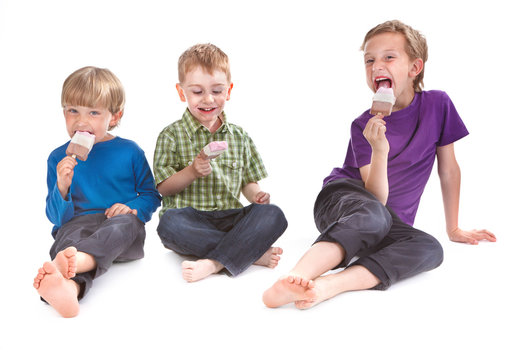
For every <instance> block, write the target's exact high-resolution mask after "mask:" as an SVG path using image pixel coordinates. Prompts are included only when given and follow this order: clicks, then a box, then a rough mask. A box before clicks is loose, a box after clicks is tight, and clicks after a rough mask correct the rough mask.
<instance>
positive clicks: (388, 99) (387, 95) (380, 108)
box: [370, 87, 396, 116]
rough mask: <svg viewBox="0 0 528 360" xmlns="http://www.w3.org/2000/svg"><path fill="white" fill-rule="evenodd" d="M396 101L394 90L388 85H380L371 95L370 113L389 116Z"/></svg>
mask: <svg viewBox="0 0 528 360" xmlns="http://www.w3.org/2000/svg"><path fill="white" fill-rule="evenodd" d="M395 102H396V98H395V97H394V91H392V88H390V87H380V88H379V89H378V91H376V93H375V94H374V96H373V97H372V107H371V108H370V113H371V114H372V115H377V114H382V115H383V116H389V115H390V114H391V112H392V106H393V105H394V103H395Z"/></svg>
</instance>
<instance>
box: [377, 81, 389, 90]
mask: <svg viewBox="0 0 528 360" xmlns="http://www.w3.org/2000/svg"><path fill="white" fill-rule="evenodd" d="M390 87H391V82H390V80H381V81H380V82H379V83H378V89H379V88H390Z"/></svg>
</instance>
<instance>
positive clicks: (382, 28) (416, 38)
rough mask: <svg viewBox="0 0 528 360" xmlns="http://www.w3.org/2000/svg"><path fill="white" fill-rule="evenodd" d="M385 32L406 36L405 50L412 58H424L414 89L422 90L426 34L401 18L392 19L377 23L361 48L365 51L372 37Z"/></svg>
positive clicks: (368, 33)
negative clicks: (403, 21) (400, 19)
mask: <svg viewBox="0 0 528 360" xmlns="http://www.w3.org/2000/svg"><path fill="white" fill-rule="evenodd" d="M383 33H399V34H402V35H403V36H404V37H405V43H406V45H405V52H406V53H407V55H408V56H409V58H411V60H416V59H422V60H423V64H424V65H423V66H424V67H423V69H422V71H421V72H420V73H419V74H418V75H417V76H416V78H415V79H414V91H415V92H421V91H422V89H423V85H424V81H423V79H424V72H425V62H426V61H427V57H428V55H427V52H428V50H427V41H426V40H425V36H423V35H422V34H421V33H420V32H419V31H417V30H415V29H413V28H412V27H410V26H409V25H406V24H404V23H402V22H401V21H399V20H391V21H386V22H384V23H381V24H379V25H376V26H375V27H373V28H372V29H370V30H369V32H367V35H365V39H364V40H363V44H362V45H361V50H362V51H365V45H366V43H367V41H369V40H370V39H371V38H372V37H374V36H376V35H379V34H383Z"/></svg>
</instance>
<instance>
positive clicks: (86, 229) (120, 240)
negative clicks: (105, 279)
mask: <svg viewBox="0 0 528 360" xmlns="http://www.w3.org/2000/svg"><path fill="white" fill-rule="evenodd" d="M144 242H145V224H144V223H143V222H141V220H139V219H138V218H137V216H135V215H132V214H128V215H117V216H114V217H112V218H110V219H107V218H106V216H105V214H102V213H99V214H88V215H82V216H78V217H75V218H74V219H72V220H70V221H69V222H68V223H66V224H65V225H64V226H62V227H61V228H60V229H59V231H58V232H57V234H55V243H54V244H53V246H52V248H51V249H50V256H51V258H52V259H54V258H55V256H56V255H57V253H59V252H60V251H62V250H64V249H66V248H67V247H69V246H75V247H76V248H77V251H81V252H84V253H87V254H90V255H92V256H93V257H94V259H95V261H96V264H97V265H96V268H95V269H94V270H92V271H89V272H86V273H81V274H77V275H76V276H75V277H73V278H72V280H74V281H75V282H77V283H78V284H79V285H80V286H81V292H80V293H79V299H81V298H82V297H83V296H84V295H86V293H87V292H88V290H89V289H90V288H91V286H92V283H93V279H95V278H96V277H99V276H101V275H102V274H104V273H105V272H106V271H107V270H108V269H109V268H110V266H111V265H112V263H113V262H114V261H129V260H136V259H141V258H143V256H144V252H143V245H144Z"/></svg>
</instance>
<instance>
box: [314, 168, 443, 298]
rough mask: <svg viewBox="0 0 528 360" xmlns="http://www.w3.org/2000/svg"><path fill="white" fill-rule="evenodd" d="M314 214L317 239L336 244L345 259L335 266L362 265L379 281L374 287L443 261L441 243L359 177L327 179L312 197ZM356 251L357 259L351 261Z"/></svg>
mask: <svg viewBox="0 0 528 360" xmlns="http://www.w3.org/2000/svg"><path fill="white" fill-rule="evenodd" d="M314 218H315V224H316V226H317V229H318V230H319V231H320V232H321V235H320V236H319V237H318V238H317V240H316V241H315V242H318V241H329V242H336V243H338V244H340V245H341V246H342V247H343V249H344V250H345V259H344V260H343V262H342V263H341V264H340V265H338V267H346V266H351V265H362V266H364V267H366V268H367V269H368V270H369V271H370V272H371V273H372V274H374V275H375V276H376V277H377V278H378V279H379V280H380V281H381V283H380V284H379V285H378V286H376V287H375V289H379V290H384V289H387V288H388V287H389V286H390V285H392V284H393V283H395V282H396V281H398V280H402V279H405V278H408V277H411V276H413V275H416V274H419V273H421V272H424V271H428V270H432V269H434V268H436V267H438V266H439V265H440V264H441V263H442V261H443V250H442V246H441V245H440V243H439V242H438V241H437V240H436V239H435V238H434V237H432V236H431V235H429V234H426V233H425V232H423V231H420V230H418V229H415V228H414V227H412V226H410V225H408V224H406V223H404V222H403V221H402V220H401V219H400V218H399V217H398V215H396V214H395V213H394V211H392V210H391V209H390V208H389V207H386V206H384V205H383V204H381V203H380V202H379V201H378V200H377V199H376V197H375V196H374V195H372V194H371V193H370V192H368V191H367V190H366V189H365V187H364V184H363V182H362V181H361V180H356V179H349V178H344V179H338V180H334V181H332V182H330V183H329V184H327V185H326V186H325V187H324V188H323V189H322V190H321V192H320V193H319V196H318V197H317V200H316V202H315V206H314ZM355 256H358V257H359V259H358V260H357V261H355V262H354V263H353V264H350V261H351V260H352V259H353V258H354V257H355Z"/></svg>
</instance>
